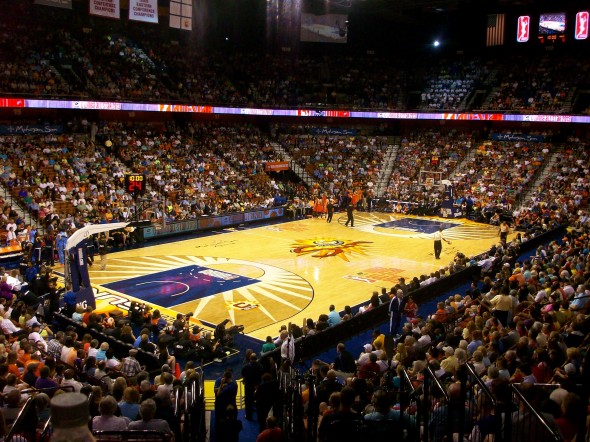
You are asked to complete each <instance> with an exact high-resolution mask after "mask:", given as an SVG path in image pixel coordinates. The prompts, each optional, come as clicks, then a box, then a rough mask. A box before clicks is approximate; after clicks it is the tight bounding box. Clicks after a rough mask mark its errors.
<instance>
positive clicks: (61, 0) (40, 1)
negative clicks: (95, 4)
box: [35, 0, 72, 9]
mask: <svg viewBox="0 0 590 442" xmlns="http://www.w3.org/2000/svg"><path fill="white" fill-rule="evenodd" d="M35 4H36V5H43V6H53V7H55V8H64V9H72V0H35Z"/></svg>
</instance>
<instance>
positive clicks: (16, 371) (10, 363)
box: [6, 351, 22, 379]
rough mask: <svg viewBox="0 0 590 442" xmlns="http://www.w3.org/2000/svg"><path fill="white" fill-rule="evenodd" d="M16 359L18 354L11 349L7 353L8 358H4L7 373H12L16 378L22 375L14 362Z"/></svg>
mask: <svg viewBox="0 0 590 442" xmlns="http://www.w3.org/2000/svg"><path fill="white" fill-rule="evenodd" d="M17 359H18V355H17V354H16V352H15V351H11V352H10V353H8V358H7V359H6V363H7V364H8V373H12V374H13V375H15V376H16V377H17V378H18V379H20V378H21V377H22V373H21V371H20V370H19V368H18V365H17V364H16V361H17Z"/></svg>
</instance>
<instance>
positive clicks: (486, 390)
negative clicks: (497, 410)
mask: <svg viewBox="0 0 590 442" xmlns="http://www.w3.org/2000/svg"><path fill="white" fill-rule="evenodd" d="M465 368H466V369H467V371H468V372H469V374H470V375H471V377H472V378H473V379H475V383H476V384H477V385H478V386H479V388H481V391H483V393H484V394H485V395H486V397H487V398H488V399H489V400H490V402H491V403H492V406H493V407H496V406H497V405H498V401H497V400H496V398H495V397H494V395H493V394H492V392H491V391H490V389H489V388H488V386H487V385H486V384H485V382H484V381H483V380H482V379H481V378H480V377H479V376H478V374H477V373H476V372H475V367H474V366H473V364H471V363H469V362H468V363H466V364H465Z"/></svg>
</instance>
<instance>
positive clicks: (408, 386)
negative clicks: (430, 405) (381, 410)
mask: <svg viewBox="0 0 590 442" xmlns="http://www.w3.org/2000/svg"><path fill="white" fill-rule="evenodd" d="M399 373H400V378H401V382H400V394H399V407H400V409H399V411H400V426H401V430H402V432H403V433H404V436H405V439H406V440H419V439H420V422H421V421H422V417H423V407H422V406H421V404H420V402H419V400H418V399H419V398H418V396H419V395H418V390H417V389H416V388H415V387H414V383H413V382H412V379H411V378H410V375H409V374H408V372H407V371H406V369H405V368H404V369H402V370H400V372H399Z"/></svg>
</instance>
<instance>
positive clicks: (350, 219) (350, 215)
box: [344, 203, 354, 227]
mask: <svg viewBox="0 0 590 442" xmlns="http://www.w3.org/2000/svg"><path fill="white" fill-rule="evenodd" d="M346 217H347V218H346V224H344V225H345V226H346V227H348V223H350V227H354V206H353V205H352V203H348V206H346Z"/></svg>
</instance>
